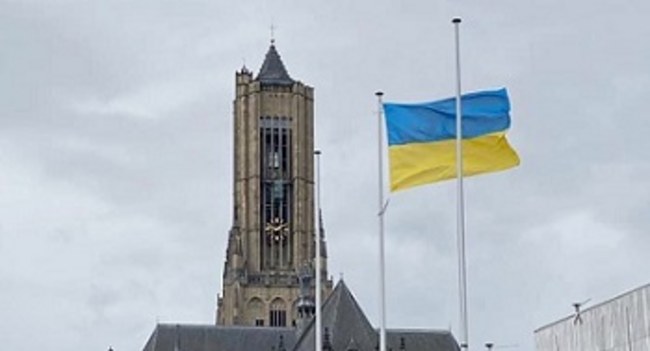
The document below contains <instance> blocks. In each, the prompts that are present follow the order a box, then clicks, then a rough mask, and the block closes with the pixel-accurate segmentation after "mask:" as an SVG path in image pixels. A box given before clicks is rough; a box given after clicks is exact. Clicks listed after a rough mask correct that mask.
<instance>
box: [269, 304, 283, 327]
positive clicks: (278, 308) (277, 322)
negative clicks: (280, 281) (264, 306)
mask: <svg viewBox="0 0 650 351" xmlns="http://www.w3.org/2000/svg"><path fill="white" fill-rule="evenodd" d="M269 325H270V326H272V327H286V326H287V307H286V304H285V303H284V301H282V299H279V298H278V299H275V300H273V302H272V303H271V310H270V311H269Z"/></svg>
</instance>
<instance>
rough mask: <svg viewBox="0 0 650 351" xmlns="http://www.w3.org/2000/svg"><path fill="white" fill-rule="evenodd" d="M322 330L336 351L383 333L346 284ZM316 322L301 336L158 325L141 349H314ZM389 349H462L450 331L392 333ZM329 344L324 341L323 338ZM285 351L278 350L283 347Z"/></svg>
mask: <svg viewBox="0 0 650 351" xmlns="http://www.w3.org/2000/svg"><path fill="white" fill-rule="evenodd" d="M322 316H323V317H322V322H323V329H325V328H327V332H328V339H329V341H330V344H331V345H332V350H334V351H347V350H349V349H350V348H352V349H355V350H358V351H375V350H376V347H378V341H379V338H378V336H379V333H378V331H377V330H375V329H374V328H373V327H372V326H371V325H370V322H369V321H368V319H367V318H366V316H365V314H364V313H363V311H362V310H361V308H360V307H359V304H358V303H357V301H356V300H355V299H354V296H353V295H352V293H351V292H350V290H349V289H348V287H347V286H346V285H345V283H344V282H343V281H339V283H338V284H337V285H336V288H334V291H332V294H330V296H329V297H328V298H327V299H326V300H325V303H324V304H323V309H322ZM314 331H315V321H314V320H313V319H312V320H311V321H310V322H309V324H308V325H307V326H306V328H305V329H304V332H302V334H301V335H299V336H297V335H296V333H297V331H296V329H295V328H271V327H253V326H250V327H249V326H218V325H187V324H158V325H157V326H156V329H155V330H154V332H153V333H152V334H151V337H150V338H149V341H148V342H147V344H146V345H145V347H144V350H143V351H224V350H225V351H264V350H268V351H271V350H275V351H314ZM386 339H387V340H386V341H387V348H388V349H392V350H393V351H398V350H402V348H401V346H402V344H403V345H404V348H403V349H404V350H406V351H425V350H426V351H459V350H460V348H459V347H458V344H457V343H456V340H455V339H454V337H453V336H452V334H451V333H450V332H449V331H441V330H418V329H415V330H412V329H408V330H407V329H389V330H387V331H386ZM323 340H325V337H323ZM281 343H282V345H283V347H280V345H281Z"/></svg>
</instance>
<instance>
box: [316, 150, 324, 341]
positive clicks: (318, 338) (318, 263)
mask: <svg viewBox="0 0 650 351" xmlns="http://www.w3.org/2000/svg"><path fill="white" fill-rule="evenodd" d="M320 154H321V152H320V150H316V151H314V155H316V201H315V205H316V206H314V207H316V210H315V211H314V240H316V248H315V250H314V251H315V253H314V259H315V260H316V264H315V266H316V268H315V270H316V332H315V340H316V351H320V350H322V349H323V341H322V336H323V332H322V326H321V324H322V318H321V307H322V306H321V289H322V288H321V254H320V250H321V248H320V240H321V239H320V235H321V233H320V221H319V217H320Z"/></svg>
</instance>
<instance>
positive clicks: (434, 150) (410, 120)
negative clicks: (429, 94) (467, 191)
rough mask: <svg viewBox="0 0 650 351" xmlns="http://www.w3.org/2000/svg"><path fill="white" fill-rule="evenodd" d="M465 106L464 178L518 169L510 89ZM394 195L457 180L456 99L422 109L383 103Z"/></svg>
mask: <svg viewBox="0 0 650 351" xmlns="http://www.w3.org/2000/svg"><path fill="white" fill-rule="evenodd" d="M461 104H462V114H463V116H462V130H463V133H462V137H463V140H462V147H463V175H464V176H471V175H475V174H481V173H488V172H496V171H501V170H505V169H508V168H512V167H515V166H517V165H518V164H519V156H517V153H516V152H515V150H513V148H512V147H511V146H510V145H509V144H508V140H506V136H505V132H506V130H507V129H508V128H509V127H510V114H509V113H510V101H509V100H508V93H507V91H506V89H500V90H493V91H481V92H476V93H471V94H465V95H463V96H462V97H461ZM384 113H385V116H386V129H387V131H388V155H389V156H388V158H389V161H390V188H391V191H397V190H402V189H407V188H411V187H414V186H418V185H422V184H428V183H433V182H438V181H442V180H446V179H452V178H455V177H456V98H450V99H445V100H440V101H434V102H425V103H417V104H398V103H384Z"/></svg>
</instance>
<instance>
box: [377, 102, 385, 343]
mask: <svg viewBox="0 0 650 351" xmlns="http://www.w3.org/2000/svg"><path fill="white" fill-rule="evenodd" d="M375 95H376V96H377V135H378V138H377V140H378V145H379V147H378V148H377V150H378V172H377V175H378V179H379V182H378V184H379V186H378V190H379V191H378V194H379V196H378V199H379V203H378V204H379V208H378V210H379V212H378V213H377V216H378V218H379V316H380V324H379V351H386V269H385V266H386V265H385V253H384V251H385V250H384V227H385V226H384V212H385V211H386V205H385V204H384V176H383V172H384V157H383V154H382V150H383V147H384V145H383V137H382V122H383V121H382V111H383V110H384V108H383V104H382V97H383V95H384V93H383V92H381V91H378V92H376V93H375Z"/></svg>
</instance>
